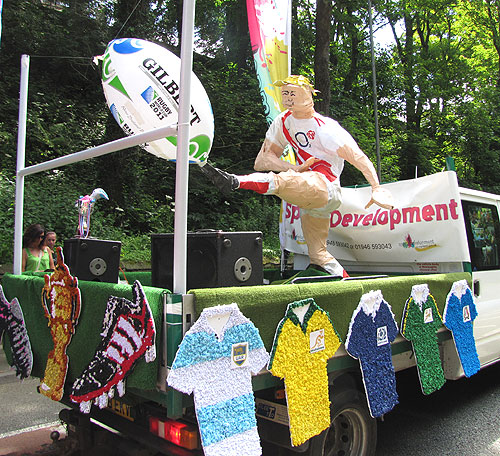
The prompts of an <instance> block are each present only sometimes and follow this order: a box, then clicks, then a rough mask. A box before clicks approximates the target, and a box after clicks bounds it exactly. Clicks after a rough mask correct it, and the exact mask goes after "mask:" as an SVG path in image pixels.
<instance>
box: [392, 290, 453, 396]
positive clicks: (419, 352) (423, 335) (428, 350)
mask: <svg viewBox="0 0 500 456" xmlns="http://www.w3.org/2000/svg"><path fill="white" fill-rule="evenodd" d="M441 324H442V321H441V315H440V313H439V310H438V308H437V306H436V301H435V300H434V297H433V296H432V295H431V294H430V293H429V287H428V286H427V284H421V285H414V286H413V287H412V289H411V296H410V297H409V298H408V300H407V301H406V304H405V309H404V311H403V321H402V323H401V334H402V335H403V337H405V338H406V339H408V340H409V341H411V343H412V344H413V350H414V352H415V360H416V362H417V368H418V375H419V377H420V386H421V387H422V392H423V393H424V394H431V393H433V392H434V391H436V390H438V389H439V388H441V387H442V386H443V385H444V383H445V381H446V380H445V378H444V373H443V368H442V365H441V358H440V356H439V346H438V340H437V335H436V331H437V330H438V329H439V328H440V327H441Z"/></svg>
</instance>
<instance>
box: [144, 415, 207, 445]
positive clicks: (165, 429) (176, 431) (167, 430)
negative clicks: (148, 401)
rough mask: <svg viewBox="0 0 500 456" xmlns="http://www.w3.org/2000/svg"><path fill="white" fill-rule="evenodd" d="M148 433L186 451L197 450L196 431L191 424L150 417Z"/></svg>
mask: <svg viewBox="0 0 500 456" xmlns="http://www.w3.org/2000/svg"><path fill="white" fill-rule="evenodd" d="M149 432H151V433H152V434H154V435H156V436H158V437H161V438H162V439H165V440H168V441H169V442H172V443H175V444H176V445H179V446H180V447H183V448H186V449H188V450H195V449H196V448H198V430H197V429H196V426H194V425H192V424H186V423H181V422H180V421H175V420H170V419H168V418H167V419H162V420H160V419H159V418H157V417H155V416H150V417H149Z"/></svg>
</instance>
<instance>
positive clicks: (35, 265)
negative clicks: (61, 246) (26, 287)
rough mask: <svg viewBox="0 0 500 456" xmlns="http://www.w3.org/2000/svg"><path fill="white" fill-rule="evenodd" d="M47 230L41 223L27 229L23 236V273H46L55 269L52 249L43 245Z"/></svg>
mask: <svg viewBox="0 0 500 456" xmlns="http://www.w3.org/2000/svg"><path fill="white" fill-rule="evenodd" d="M44 239H45V228H44V227H43V226H42V225H40V224H39V223H35V224H34V225H30V226H29V227H28V228H26V231H25V232H24V236H23V259H22V266H21V268H22V271H23V272H25V271H45V270H47V269H54V260H53V259H52V255H51V254H50V249H49V248H48V247H47V246H45V245H43V241H44Z"/></svg>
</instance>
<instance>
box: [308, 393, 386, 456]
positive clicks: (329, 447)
mask: <svg viewBox="0 0 500 456" xmlns="http://www.w3.org/2000/svg"><path fill="white" fill-rule="evenodd" d="M330 401H331V405H330V416H331V420H332V421H331V424H330V427H329V428H328V429H325V430H324V431H323V432H322V433H321V434H319V435H317V436H316V437H313V438H312V439H311V440H310V444H309V450H308V452H307V453H306V454H307V455H308V456H373V455H374V454H375V448H376V446H377V421H376V420H375V418H372V417H371V416H370V412H369V411H368V406H367V404H366V398H365V396H364V395H363V394H362V393H361V392H359V391H358V390H355V389H348V390H344V391H341V392H338V393H336V392H335V391H334V390H333V391H332V394H330Z"/></svg>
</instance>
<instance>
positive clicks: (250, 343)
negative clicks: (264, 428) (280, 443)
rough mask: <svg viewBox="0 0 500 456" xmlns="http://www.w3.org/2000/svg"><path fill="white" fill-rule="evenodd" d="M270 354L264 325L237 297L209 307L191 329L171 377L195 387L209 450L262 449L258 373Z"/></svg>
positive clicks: (189, 389)
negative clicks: (261, 328)
mask: <svg viewBox="0 0 500 456" xmlns="http://www.w3.org/2000/svg"><path fill="white" fill-rule="evenodd" d="M268 359H269V355H268V353H267V352H266V350H265V348H264V344H263V342H262V339H261V337H260V334H259V331H258V329H257V328H256V327H255V325H254V324H253V323H252V322H251V321H250V320H249V319H248V318H246V317H245V316H244V315H243V314H242V313H241V312H240V310H239V308H238V306H237V304H235V303H233V304H229V305H221V306H216V307H209V308H206V309H204V310H203V311H202V313H201V315H200V317H199V318H198V320H197V321H196V323H195V324H194V325H193V326H192V327H191V328H190V329H189V331H188V332H187V333H186V334H185V336H184V339H183V340H182V342H181V344H180V345H179V348H178V350H177V353H176V355H175V359H174V362H173V364H172V370H171V371H170V373H169V375H168V377H167V383H168V385H169V386H171V387H173V388H175V389H177V390H179V391H181V392H183V393H186V394H191V393H193V395H194V405H195V409H196V416H197V418H198V425H199V428H200V435H201V442H202V445H203V450H204V452H205V455H206V456H236V455H237V456H254V455H255V456H257V455H260V454H262V449H261V446H260V439H259V434H258V433H257V420H256V418H255V400H254V396H253V390H252V375H256V374H257V373H259V371H260V370H261V369H262V368H263V367H264V366H265V365H266V363H267V361H268Z"/></svg>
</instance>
